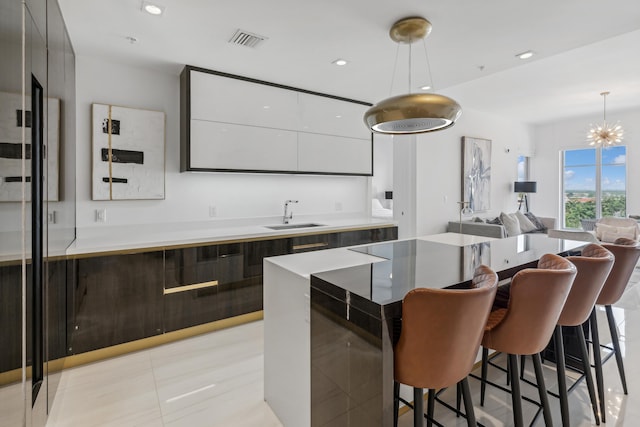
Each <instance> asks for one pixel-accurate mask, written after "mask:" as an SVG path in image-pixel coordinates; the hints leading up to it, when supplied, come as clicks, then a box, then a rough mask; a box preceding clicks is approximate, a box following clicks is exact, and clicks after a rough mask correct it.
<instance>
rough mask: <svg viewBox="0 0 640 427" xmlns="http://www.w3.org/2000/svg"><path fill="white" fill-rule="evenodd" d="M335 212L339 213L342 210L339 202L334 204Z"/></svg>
mask: <svg viewBox="0 0 640 427" xmlns="http://www.w3.org/2000/svg"><path fill="white" fill-rule="evenodd" d="M336 210H337V211H341V210H342V203H341V202H336Z"/></svg>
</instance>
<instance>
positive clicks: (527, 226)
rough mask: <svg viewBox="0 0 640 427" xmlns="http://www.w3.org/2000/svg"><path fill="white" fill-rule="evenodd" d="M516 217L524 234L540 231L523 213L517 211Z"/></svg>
mask: <svg viewBox="0 0 640 427" xmlns="http://www.w3.org/2000/svg"><path fill="white" fill-rule="evenodd" d="M516 217H517V218H518V223H520V230H521V231H522V232H523V233H529V232H531V231H536V230H537V229H538V227H536V225H535V224H534V223H532V222H531V221H530V220H529V218H527V217H526V216H525V215H524V214H523V213H522V212H520V211H516Z"/></svg>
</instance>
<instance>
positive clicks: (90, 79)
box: [76, 56, 370, 233]
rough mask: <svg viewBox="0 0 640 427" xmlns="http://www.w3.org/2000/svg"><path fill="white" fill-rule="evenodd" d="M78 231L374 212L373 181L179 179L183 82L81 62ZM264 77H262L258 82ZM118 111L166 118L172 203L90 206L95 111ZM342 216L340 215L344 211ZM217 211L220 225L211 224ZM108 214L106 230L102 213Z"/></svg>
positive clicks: (212, 175) (152, 73)
mask: <svg viewBox="0 0 640 427" xmlns="http://www.w3.org/2000/svg"><path fill="white" fill-rule="evenodd" d="M76 71H77V125H76V128H77V143H78V144H77V145H78V146H77V176H78V181H77V184H76V189H77V198H78V201H77V226H78V229H79V230H78V231H79V233H81V231H82V228H84V227H94V226H99V227H102V226H105V225H106V226H111V225H129V224H140V223H174V222H186V221H207V220H215V219H229V218H251V217H269V216H278V215H282V210H283V205H284V201H285V200H286V199H298V200H299V201H300V203H299V204H298V205H296V206H295V207H294V212H295V213H296V214H297V215H304V214H309V215H315V214H327V213H362V214H364V213H365V212H367V211H368V205H369V204H370V201H369V196H368V194H369V181H370V178H367V177H343V176H310V175H307V176H303V175H273V174H237V173H227V174H223V173H193V172H191V173H180V172H179V160H180V159H179V146H180V141H179V126H180V123H179V112H180V102H179V89H180V87H179V86H180V85H179V79H178V76H177V75H170V74H165V73H162V72H159V71H156V70H153V69H143V68H135V67H132V66H128V65H125V64H118V63H114V62H111V61H108V60H104V59H101V58H94V57H87V56H78V57H77V68H76ZM254 77H258V78H259V77H260V76H254ZM94 102H95V103H105V104H114V105H121V106H127V107H134V108H143V109H150V110H159V111H164V112H165V113H166V120H167V121H166V135H165V138H166V198H165V200H140V201H106V202H105V201H102V202H94V201H91V132H90V131H91V128H90V126H91V104H92V103H94ZM339 205H341V210H340V211H338V210H337V207H340V206H339ZM209 206H215V208H216V212H217V216H216V218H210V217H209ZM99 208H106V211H107V215H106V217H107V222H106V224H102V223H96V222H95V210H96V209H99Z"/></svg>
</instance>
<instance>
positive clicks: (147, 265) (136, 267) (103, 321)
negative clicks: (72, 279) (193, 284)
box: [69, 251, 164, 354]
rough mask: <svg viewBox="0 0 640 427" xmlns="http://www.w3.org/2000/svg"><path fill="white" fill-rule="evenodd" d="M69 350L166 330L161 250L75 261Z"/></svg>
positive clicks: (102, 345) (81, 350) (96, 346)
mask: <svg viewBox="0 0 640 427" xmlns="http://www.w3.org/2000/svg"><path fill="white" fill-rule="evenodd" d="M71 262H72V264H73V266H72V268H75V269H76V272H75V274H76V277H77V284H76V288H75V289H74V292H73V300H72V305H73V310H72V322H73V323H72V328H71V330H72V331H71V337H70V340H69V344H70V348H69V352H70V353H71V354H77V353H83V352H86V351H90V350H96V349H99V348H104V347H108V346H112V345H116V344H121V343H125V342H128V341H133V340H137V339H140V338H146V337H150V336H153V335H156V334H160V333H162V283H163V280H164V277H163V276H164V274H163V272H164V253H163V251H155V252H146V253H137V254H124V255H112V256H98V257H93V258H80V259H75V260H73V261H71Z"/></svg>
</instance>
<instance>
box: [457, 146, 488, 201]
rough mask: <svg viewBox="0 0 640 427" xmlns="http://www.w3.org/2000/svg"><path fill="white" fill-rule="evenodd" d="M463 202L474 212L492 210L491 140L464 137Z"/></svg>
mask: <svg viewBox="0 0 640 427" xmlns="http://www.w3.org/2000/svg"><path fill="white" fill-rule="evenodd" d="M462 200H464V201H465V202H469V207H470V208H471V209H472V210H473V212H484V211H488V210H489V209H490V208H491V140H489V139H481V138H471V137H468V136H463V137H462Z"/></svg>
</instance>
